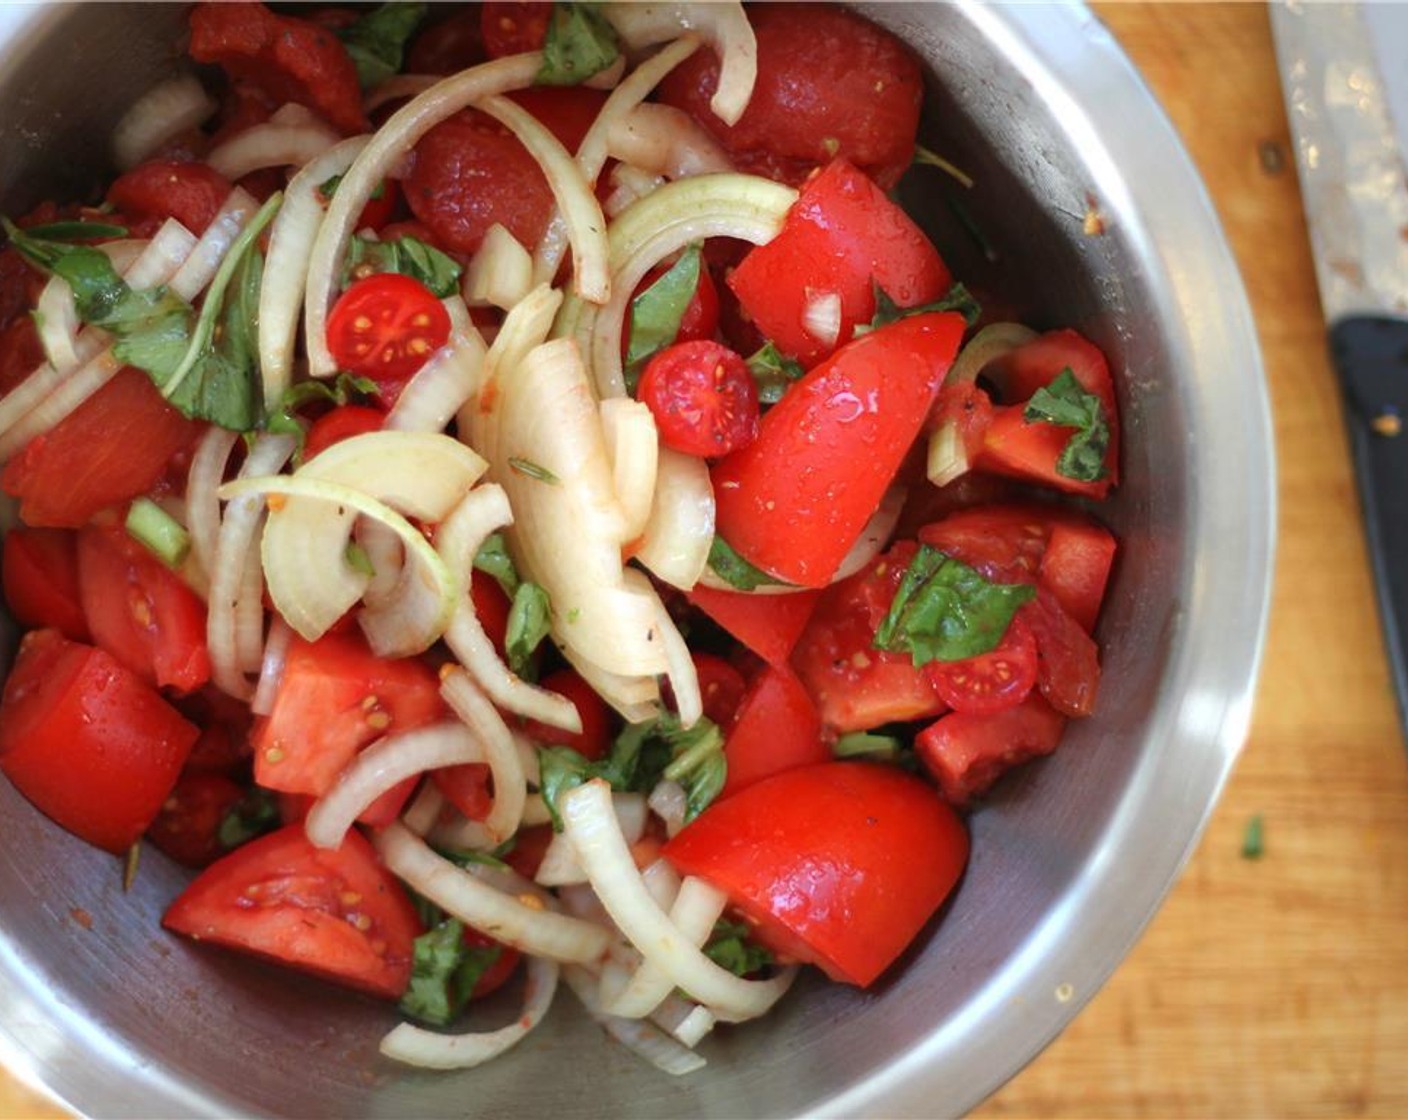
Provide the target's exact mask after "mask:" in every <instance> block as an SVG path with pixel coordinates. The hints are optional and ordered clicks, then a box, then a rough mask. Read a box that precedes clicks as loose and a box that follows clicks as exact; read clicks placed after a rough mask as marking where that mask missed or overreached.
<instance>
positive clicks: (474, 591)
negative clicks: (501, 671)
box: [469, 572, 513, 658]
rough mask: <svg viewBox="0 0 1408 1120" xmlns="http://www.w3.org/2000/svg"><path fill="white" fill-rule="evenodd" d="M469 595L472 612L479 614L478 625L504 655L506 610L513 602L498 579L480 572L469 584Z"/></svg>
mask: <svg viewBox="0 0 1408 1120" xmlns="http://www.w3.org/2000/svg"><path fill="white" fill-rule="evenodd" d="M469 596H470V598H471V599H473V600H474V613H475V614H476V615H478V616H479V625H480V626H482V627H484V633H485V635H486V636H487V637H488V639H489V640H490V641H491V642H493V643H494V649H496V650H497V651H498V654H499V656H500V657H501V658H502V657H506V656H507V654H506V653H505V650H504V641H505V639H506V637H507V635H508V612H509V611H510V610H511V609H512V607H513V604H512V603H511V602H510V601H509V597H508V596H507V595H505V594H504V589H503V588H502V587H500V586H499V584H498V581H497V580H495V579H493V578H492V577H490V576H487V575H484V574H483V573H482V572H481V573H477V574H476V575H475V577H474V579H473V581H472V582H471V583H470V585H469Z"/></svg>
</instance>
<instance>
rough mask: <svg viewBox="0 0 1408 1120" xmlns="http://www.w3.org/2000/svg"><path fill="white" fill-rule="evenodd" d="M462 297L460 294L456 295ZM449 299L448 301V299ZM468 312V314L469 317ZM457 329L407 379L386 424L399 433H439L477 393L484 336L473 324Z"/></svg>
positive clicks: (482, 359)
mask: <svg viewBox="0 0 1408 1120" xmlns="http://www.w3.org/2000/svg"><path fill="white" fill-rule="evenodd" d="M456 299H458V297H456ZM447 302H448V301H447ZM467 319H468V315H466V320H467ZM467 327H468V329H466V330H458V329H457V330H454V331H453V332H452V333H451V335H450V340H449V341H448V342H447V343H446V344H445V345H444V346H442V347H441V348H440V349H439V350H437V351H436V352H435V353H434V354H432V355H431V356H430V358H429V360H427V361H426V363H425V365H423V366H421V368H420V369H419V370H418V371H417V372H416V375H415V376H414V377H412V378H411V380H410V381H409V382H407V384H406V387H405V388H404V389H403V390H401V395H400V396H399V397H397V398H396V403H395V404H394V405H393V406H392V408H391V411H390V413H388V414H387V417H386V420H385V422H384V424H383V425H382V426H383V427H384V428H385V429H387V430H388V431H395V432H439V431H443V430H444V428H445V425H446V424H448V423H449V422H450V420H451V419H452V418H453V417H454V415H455V414H456V413H457V412H458V411H459V410H460V409H461V408H462V407H463V406H464V403H465V402H466V401H467V400H469V398H470V397H471V396H473V395H474V391H475V389H477V388H478V386H479V379H480V376H481V373H482V368H483V365H484V352H485V346H484V339H483V337H482V336H481V335H480V333H479V331H478V330H476V329H475V327H474V325H473V324H472V323H468V324H467Z"/></svg>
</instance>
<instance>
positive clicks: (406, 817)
mask: <svg viewBox="0 0 1408 1120" xmlns="http://www.w3.org/2000/svg"><path fill="white" fill-rule="evenodd" d="M444 807H445V795H444V794H443V793H441V792H440V787H439V786H438V785H436V784H435V783H434V782H422V783H421V787H420V790H419V791H418V792H417V793H416V796H415V800H414V801H412V802H411V805H410V808H408V809H407V810H406V811H405V812H404V813H402V814H401V823H402V824H403V825H405V826H406V828H408V829H409V830H410V831H411V832H413V833H414V834H415V835H417V836H424V835H425V834H426V833H427V832H429V831H430V829H431V827H432V826H433V825H434V824H435V822H436V821H437V820H439V819H440V811H441V810H442V809H443V808H444Z"/></svg>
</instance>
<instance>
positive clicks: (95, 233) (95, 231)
mask: <svg viewBox="0 0 1408 1120" xmlns="http://www.w3.org/2000/svg"><path fill="white" fill-rule="evenodd" d="M24 232H25V233H26V235H28V236H29V237H36V238H39V239H40V240H41V241H111V240H112V239H113V238H115V237H126V236H127V227H126V226H115V225H112V224H111V223H109V222H46V223H44V224H43V225H38V226H30V227H29V228H28V229H27V230H25V231H24Z"/></svg>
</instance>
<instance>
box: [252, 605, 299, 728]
mask: <svg viewBox="0 0 1408 1120" xmlns="http://www.w3.org/2000/svg"><path fill="white" fill-rule="evenodd" d="M292 642H293V627H292V626H290V625H289V624H288V623H287V622H285V621H284V620H283V619H282V618H280V617H279V616H278V615H275V616H274V618H273V620H272V621H271V622H270V623H269V636H268V638H267V639H266V640H265V642H264V660H263V662H262V663H261V664H260V666H259V681H258V683H257V684H256V685H255V686H254V696H253V698H252V699H251V700H250V702H249V710H250V711H251V712H253V713H254V714H255V715H257V716H267V715H268V714H269V713H270V712H272V711H273V710H274V697H276V696H277V695H278V694H279V685H280V684H282V683H283V679H284V665H285V664H286V663H287V661H288V647H289V645H290V644H291V643H292Z"/></svg>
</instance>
